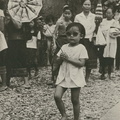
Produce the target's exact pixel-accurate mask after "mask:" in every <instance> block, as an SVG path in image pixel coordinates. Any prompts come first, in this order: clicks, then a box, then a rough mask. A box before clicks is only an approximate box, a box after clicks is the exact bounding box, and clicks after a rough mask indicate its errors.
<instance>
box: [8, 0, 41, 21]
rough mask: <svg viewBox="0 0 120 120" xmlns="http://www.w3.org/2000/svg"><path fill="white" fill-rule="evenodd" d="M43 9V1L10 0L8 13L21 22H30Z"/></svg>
mask: <svg viewBox="0 0 120 120" xmlns="http://www.w3.org/2000/svg"><path fill="white" fill-rule="evenodd" d="M41 8H42V0H9V3H8V11H9V13H10V15H11V17H12V18H13V19H15V20H17V21H20V22H30V21H31V20H33V19H34V18H36V17H37V16H38V14H39V12H40V10H41Z"/></svg>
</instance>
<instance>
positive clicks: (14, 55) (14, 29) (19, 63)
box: [6, 13, 30, 88]
mask: <svg viewBox="0 0 120 120" xmlns="http://www.w3.org/2000/svg"><path fill="white" fill-rule="evenodd" d="M8 15H9V13H8ZM9 18H10V19H9V20H8V21H7V23H6V28H7V29H6V30H7V34H8V53H7V57H8V58H7V77H8V78H7V85H8V86H10V78H11V77H24V80H25V85H24V87H25V88H30V85H29V82H28V74H27V69H26V67H27V66H26V39H25V35H24V32H23V24H22V23H21V22H19V21H16V20H14V19H13V18H11V16H10V15H9Z"/></svg>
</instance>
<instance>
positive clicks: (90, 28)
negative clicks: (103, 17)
mask: <svg viewBox="0 0 120 120" xmlns="http://www.w3.org/2000/svg"><path fill="white" fill-rule="evenodd" d="M74 21H75V22H78V23H81V24H82V25H83V26H84V27H85V31H86V36H85V38H88V39H90V41H91V38H92V36H93V32H94V30H95V14H93V13H91V12H90V13H89V15H88V16H87V17H86V16H85V15H84V13H83V12H82V13H80V14H78V15H76V16H75V20H74Z"/></svg>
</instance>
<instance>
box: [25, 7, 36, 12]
mask: <svg viewBox="0 0 120 120" xmlns="http://www.w3.org/2000/svg"><path fill="white" fill-rule="evenodd" d="M26 6H27V8H28V9H29V10H30V11H32V12H33V13H36V10H35V9H33V8H32V7H30V6H29V5H26Z"/></svg>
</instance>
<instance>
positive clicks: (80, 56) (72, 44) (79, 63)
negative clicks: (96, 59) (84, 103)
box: [54, 23, 88, 120]
mask: <svg viewBox="0 0 120 120" xmlns="http://www.w3.org/2000/svg"><path fill="white" fill-rule="evenodd" d="M66 31H67V32H66V35H67V38H68V41H69V43H68V44H65V45H63V46H62V48H61V49H60V51H59V52H58V53H57V56H58V57H57V60H62V64H61V66H60V70H59V74H58V76H57V81H56V85H57V86H56V89H55V95H54V98H55V102H56V105H57V107H58V109H59V111H60V113H61V115H62V119H61V120H67V115H66V112H65V107H64V104H63V101H62V96H63V94H64V92H65V91H66V90H67V89H68V88H70V89H71V100H72V104H73V111H74V120H79V112H80V104H79V94H80V88H81V87H84V86H85V85H86V82H85V78H84V74H83V66H84V65H85V60H86V59H88V54H87V50H86V48H85V47H84V46H83V45H82V44H79V42H80V40H81V39H83V38H84V36H85V29H84V27H83V25H82V24H80V23H71V24H69V25H68V26H67V28H66Z"/></svg>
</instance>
